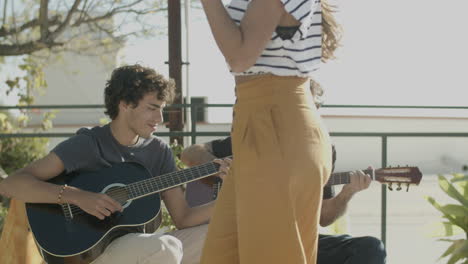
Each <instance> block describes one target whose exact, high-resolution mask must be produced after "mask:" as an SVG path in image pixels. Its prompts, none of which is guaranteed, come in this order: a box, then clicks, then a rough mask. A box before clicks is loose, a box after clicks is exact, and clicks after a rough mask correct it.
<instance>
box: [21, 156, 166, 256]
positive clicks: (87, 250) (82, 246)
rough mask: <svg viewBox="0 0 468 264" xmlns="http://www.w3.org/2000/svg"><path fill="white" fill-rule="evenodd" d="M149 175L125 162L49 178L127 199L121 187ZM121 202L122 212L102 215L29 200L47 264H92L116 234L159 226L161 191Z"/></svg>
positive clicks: (148, 230)
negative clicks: (100, 168)
mask: <svg viewBox="0 0 468 264" xmlns="http://www.w3.org/2000/svg"><path fill="white" fill-rule="evenodd" d="M148 178H151V174H150V173H149V172H148V170H147V169H146V168H144V167H143V166H142V165H140V164H138V163H133V162H124V163H119V164H115V165H114V166H112V167H110V168H106V169H103V170H101V171H99V172H86V173H79V174H72V175H63V176H59V177H56V178H54V179H53V180H52V181H50V182H53V183H56V184H68V185H69V186H74V187H77V188H79V189H82V190H87V191H91V192H98V193H99V192H102V193H106V194H108V195H109V196H111V197H113V198H115V197H117V198H122V201H127V200H128V194H127V193H126V192H125V188H122V187H123V186H127V185H129V184H131V183H134V182H136V181H141V180H145V179H148ZM111 194H112V195H111ZM123 207H124V210H123V212H118V213H114V214H112V215H111V216H109V217H106V218H105V219H104V220H100V219H98V218H97V217H95V216H92V215H90V214H87V213H85V212H83V211H81V210H80V209H79V208H78V207H76V206H72V205H70V206H68V205H67V204H65V205H63V206H61V205H58V204H33V203H27V204H26V213H27V217H28V220H29V225H30V227H31V230H32V233H33V236H34V238H35V240H36V244H37V246H38V248H39V251H40V252H41V254H42V256H43V258H44V260H46V261H47V263H49V264H59V263H90V262H91V261H93V260H94V259H96V258H97V257H98V256H99V255H100V254H101V253H102V252H103V251H104V250H105V248H106V247H107V246H108V245H109V244H110V243H111V242H112V240H114V239H115V238H117V237H120V236H123V235H125V234H128V233H152V232H154V231H156V229H157V228H158V227H159V223H160V196H159V194H157V193H156V194H151V195H147V196H145V197H142V198H139V199H136V200H130V201H128V202H124V203H123ZM158 220H159V221H158Z"/></svg>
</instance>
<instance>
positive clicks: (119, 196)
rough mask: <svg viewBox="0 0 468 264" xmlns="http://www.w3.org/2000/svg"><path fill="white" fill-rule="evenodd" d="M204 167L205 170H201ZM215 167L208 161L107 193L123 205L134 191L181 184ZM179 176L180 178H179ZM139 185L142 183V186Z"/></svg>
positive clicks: (78, 211) (75, 208) (77, 209)
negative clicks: (188, 175)
mask: <svg viewBox="0 0 468 264" xmlns="http://www.w3.org/2000/svg"><path fill="white" fill-rule="evenodd" d="M202 169H203V171H201V170H202ZM210 169H211V170H210ZM213 169H215V171H216V170H217V168H216V166H215V164H214V163H206V164H203V165H199V166H196V167H193V168H191V169H188V170H182V171H176V172H172V173H168V174H165V175H161V176H159V177H153V178H149V179H146V180H143V181H141V182H138V183H131V184H128V185H126V186H119V187H120V188H119V187H117V189H111V190H110V191H109V192H107V193H105V194H107V195H108V196H110V197H112V198H113V199H114V200H116V201H117V202H119V203H120V204H121V205H123V204H125V203H126V202H127V201H128V199H127V198H129V195H132V191H133V192H134V193H133V194H134V197H138V196H141V195H143V194H146V193H150V192H152V191H153V189H149V188H152V187H153V186H154V185H156V188H157V190H160V189H163V188H164V184H166V186H171V185H179V184H182V183H183V182H186V181H189V180H190V179H194V178H195V177H196V176H199V175H204V174H210V173H212V172H213ZM205 170H206V172H205ZM195 171H198V173H195ZM204 172H205V173H204ZM187 174H190V176H191V177H187V176H186V175H187ZM177 177H178V178H180V179H177ZM182 177H184V179H182ZM175 178H176V179H175ZM176 180H179V182H177V181H176ZM184 180H185V181H184ZM158 182H162V186H161V187H160V186H159V185H158ZM149 184H150V185H149ZM138 185H140V187H139V186H138ZM145 187H146V191H145ZM141 190H143V192H141ZM157 190H154V191H155V192H157ZM135 194H136V195H135ZM70 207H72V208H71V213H72V214H73V215H79V214H81V213H84V212H85V211H84V210H83V209H81V208H80V207H79V206H76V205H73V204H71V205H70Z"/></svg>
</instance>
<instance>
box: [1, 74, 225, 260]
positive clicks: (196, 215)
mask: <svg viewBox="0 0 468 264" xmlns="http://www.w3.org/2000/svg"><path fill="white" fill-rule="evenodd" d="M104 95H105V107H106V114H107V115H108V116H109V117H110V118H111V120H112V121H111V122H110V123H109V124H108V125H105V126H102V127H94V128H92V129H87V128H82V129H80V130H78V132H77V133H76V135H75V136H73V137H71V138H69V139H67V140H65V141H63V142H62V143H60V144H59V145H57V146H56V147H55V148H54V149H53V150H52V151H51V152H50V153H49V154H48V155H47V156H45V157H44V158H42V159H40V160H37V161H35V162H33V163H32V164H30V165H28V166H27V167H25V168H23V169H20V170H18V171H17V172H15V173H14V174H13V175H11V176H10V177H8V178H7V179H5V180H3V181H2V182H1V183H0V194H1V195H4V196H7V197H13V198H16V199H18V200H22V201H25V202H27V203H43V204H62V205H63V204H65V205H67V206H68V207H70V206H72V207H79V208H78V209H81V210H83V211H85V212H86V213H88V214H89V215H92V216H93V217H92V219H90V220H91V221H90V222H92V223H96V222H97V223H98V224H99V223H100V222H99V221H105V220H106V219H110V218H112V216H113V215H116V214H121V215H125V210H126V209H125V208H123V207H122V204H121V203H120V202H117V201H116V200H115V199H113V198H111V197H110V196H109V195H107V194H104V193H97V192H90V191H86V190H83V189H79V188H76V187H74V186H67V185H66V184H63V185H57V184H52V183H50V182H47V181H49V180H51V179H53V178H55V177H56V176H58V175H60V174H62V172H65V173H67V174H69V173H72V172H73V173H80V172H89V171H97V172H99V171H100V170H102V169H105V168H109V167H112V166H114V165H115V164H121V163H122V162H127V161H130V162H138V163H140V164H142V165H143V166H144V167H145V168H146V169H147V170H148V171H149V172H150V174H151V175H152V176H158V175H163V174H168V173H172V172H174V171H175V170H176V166H175V163H174V159H173V155H172V152H171V149H170V148H169V147H168V145H167V144H166V143H164V142H163V141H162V140H161V139H159V138H158V137H155V136H153V133H154V132H155V131H156V129H157V126H158V124H160V123H162V122H163V119H162V109H163V108H164V107H165V105H166V102H170V101H171V100H172V98H173V97H174V85H173V83H172V82H171V81H168V80H166V79H165V78H164V77H163V76H162V75H160V74H158V73H156V72H155V71H154V70H152V69H149V68H145V67H142V66H139V65H133V66H123V67H120V68H117V69H115V70H114V71H113V73H112V77H111V79H110V80H109V81H108V82H107V84H106V87H105V91H104ZM216 163H218V164H220V168H219V171H220V174H226V172H227V170H228V166H229V160H227V161H224V160H217V161H216ZM99 176H100V175H99V174H97V176H96V177H99ZM161 195H162V199H163V201H164V203H165V205H166V207H167V209H168V211H169V213H170V215H171V216H172V219H173V221H174V223H175V225H176V227H177V228H178V229H184V230H188V231H187V232H189V233H190V232H195V231H194V229H197V227H196V226H198V225H200V224H202V223H205V222H207V221H208V219H209V218H210V216H211V213H212V209H213V203H210V204H206V205H203V206H198V207H194V208H191V207H189V206H188V204H187V201H186V200H185V197H184V193H183V190H182V189H181V188H171V189H168V190H165V191H163V192H162V193H161ZM155 206H160V205H159V204H158V205H155ZM90 218H91V217H90ZM96 218H97V219H99V220H97V219H96ZM189 227H192V228H189ZM186 228H189V229H186ZM184 230H178V231H176V233H173V235H172V234H165V235H159V234H153V233H151V234H143V233H129V234H125V235H122V234H121V235H119V236H120V237H118V238H116V239H115V240H113V242H111V243H110V244H109V246H108V247H107V248H106V249H105V251H104V252H103V254H101V255H100V256H99V257H97V259H96V260H95V261H94V262H93V263H117V264H118V263H125V264H129V263H145V264H150V263H180V261H181V259H182V244H183V246H184V250H185V249H187V250H189V249H190V243H185V241H184V239H185V238H186V237H190V236H187V234H186V233H184V232H183V231H184ZM72 231H73V230H72ZM52 232H53V230H51V233H52ZM77 235H80V234H77ZM176 236H177V237H178V238H176ZM179 238H180V240H179ZM71 239H73V238H71ZM59 243H63V244H66V243H67V241H60V242H59ZM67 263H68V262H67ZM80 263H81V262H80Z"/></svg>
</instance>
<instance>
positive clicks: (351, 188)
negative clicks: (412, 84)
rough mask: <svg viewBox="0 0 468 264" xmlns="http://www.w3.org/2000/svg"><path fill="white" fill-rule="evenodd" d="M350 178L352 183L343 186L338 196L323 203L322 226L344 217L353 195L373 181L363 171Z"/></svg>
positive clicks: (355, 172) (353, 174)
mask: <svg viewBox="0 0 468 264" xmlns="http://www.w3.org/2000/svg"><path fill="white" fill-rule="evenodd" d="M369 169H372V167H369ZM350 176H351V177H350V180H351V181H350V183H348V184H346V185H345V186H343V189H341V191H340V193H338V195H336V196H335V197H332V198H330V199H324V200H323V201H322V210H321V214H320V225H321V226H328V225H330V224H332V223H333V222H335V221H336V219H338V218H339V217H340V216H342V215H343V214H344V213H345V212H346V208H347V207H348V203H349V201H350V200H351V198H352V197H353V195H354V194H355V193H357V192H360V191H362V190H365V189H367V188H368V187H369V185H370V183H371V181H372V179H371V177H370V175H368V174H365V173H364V172H363V171H361V170H358V171H354V172H352V173H351V175H350Z"/></svg>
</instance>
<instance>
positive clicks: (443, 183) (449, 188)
mask: <svg viewBox="0 0 468 264" xmlns="http://www.w3.org/2000/svg"><path fill="white" fill-rule="evenodd" d="M439 186H440V188H441V189H442V190H443V191H444V192H445V193H446V194H447V195H448V196H450V197H452V198H453V199H455V200H457V201H459V202H460V203H461V204H462V205H464V206H466V207H468V200H467V199H465V197H463V195H462V194H461V193H460V192H459V191H458V190H457V189H456V188H455V187H454V186H453V185H452V184H451V183H450V182H449V181H448V180H447V179H446V178H445V177H444V176H441V175H439Z"/></svg>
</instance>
